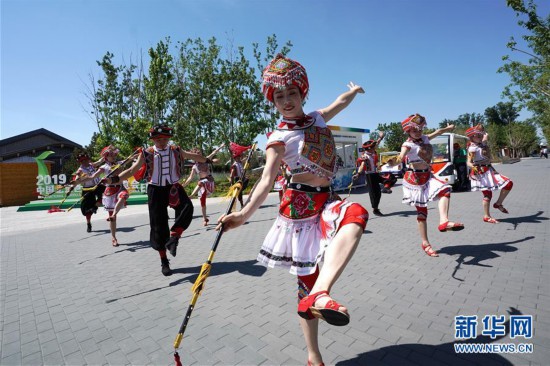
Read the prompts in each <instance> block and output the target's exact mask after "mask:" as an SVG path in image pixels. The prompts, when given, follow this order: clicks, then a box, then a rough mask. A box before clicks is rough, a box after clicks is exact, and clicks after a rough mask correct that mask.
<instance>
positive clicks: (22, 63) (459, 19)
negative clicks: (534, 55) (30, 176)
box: [0, 0, 550, 145]
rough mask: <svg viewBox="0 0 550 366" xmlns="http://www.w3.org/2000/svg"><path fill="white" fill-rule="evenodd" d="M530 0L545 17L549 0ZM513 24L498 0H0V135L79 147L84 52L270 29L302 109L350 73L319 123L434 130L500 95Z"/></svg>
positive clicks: (87, 134)
mask: <svg viewBox="0 0 550 366" xmlns="http://www.w3.org/2000/svg"><path fill="white" fill-rule="evenodd" d="M536 3H537V4H538V8H539V14H548V12H549V11H550V2H547V1H542V0H537V1H536ZM523 32H524V30H523V28H521V27H519V26H518V25H517V18H516V16H515V13H514V12H513V11H512V10H511V9H510V8H508V7H506V1H505V0H444V1H442V0H386V1H375V0H364V1H361V0H351V1H350V0H339V1H335V0H333V1H327V0H316V1H313V0H308V1H305V0H288V1H287V0H279V1H262V0H226V1H214V0H179V1H175V0H172V1H160V0H157V1H152V0H151V1H149V0H147V1H146V0H109V1H108V0H101V1H91V0H48V1H44V0H2V1H1V37H2V38H1V129H0V138H2V139H4V138H7V137H11V136H14V135H17V134H21V133H25V132H28V131H31V130H34V129H37V128H41V127H43V128H47V129H49V130H51V131H52V132H55V133H57V134H60V135H62V136H64V137H66V138H68V139H70V140H72V141H74V142H77V143H80V144H82V145H86V144H88V143H89V142H90V138H91V136H92V134H93V132H96V131H97V126H96V124H95V122H94V121H93V120H92V119H91V118H90V117H89V114H88V113H87V112H86V109H88V99H87V98H86V96H85V92H86V91H87V88H88V87H89V86H90V81H89V75H90V74H93V75H94V76H95V77H96V78H97V77H98V76H99V75H100V70H99V68H98V66H97V65H96V60H100V59H101V58H102V56H103V55H104V54H105V53H106V52H107V51H110V52H112V53H114V54H115V62H117V63H123V60H126V61H128V60H130V58H132V59H133V60H136V57H137V55H139V54H140V53H142V54H143V55H144V58H145V59H147V56H146V52H147V49H148V48H149V47H152V46H155V45H156V43H157V42H158V41H159V40H162V39H164V38H165V37H167V36H169V37H171V39H172V40H173V41H174V42H175V41H178V40H181V41H184V40H186V39H187V38H197V37H201V38H202V39H209V38H211V37H216V38H217V39H218V44H221V45H227V44H228V43H229V41H228V40H232V42H233V44H234V45H236V46H244V47H245V48H246V50H248V51H251V49H252V47H251V44H252V43H253V42H258V43H260V45H265V40H266V38H267V36H268V35H271V34H276V35H277V37H278V41H279V44H281V45H282V44H284V43H285V42H286V41H287V40H290V41H292V43H293V45H294V47H293V48H292V51H291V53H290V57H292V58H294V59H296V60H298V61H300V62H301V63H302V64H303V65H304V66H305V67H306V69H307V71H308V75H309V80H310V86H311V92H310V96H309V99H308V101H307V104H306V108H305V109H306V111H310V110H313V109H318V108H322V107H325V106H327V105H328V104H330V103H331V102H332V101H333V100H334V98H335V97H336V96H337V95H338V94H340V93H341V92H343V91H345V90H346V84H347V82H349V81H354V82H355V83H357V84H359V85H362V86H363V87H364V88H365V90H366V94H364V95H359V96H358V97H357V98H356V100H355V101H354V103H353V104H352V105H351V106H350V107H349V108H348V109H347V110H345V111H344V112H342V113H341V114H340V115H338V116H337V117H336V118H335V119H334V120H333V121H331V123H333V124H338V125H341V126H347V127H358V128H368V129H371V130H374V129H376V126H377V125H378V123H387V122H395V121H401V120H402V119H404V118H405V117H406V116H407V115H409V114H411V113H415V112H418V113H421V114H423V115H425V116H426V117H427V120H428V126H429V127H434V126H436V125H437V124H438V123H439V122H440V121H441V120H443V119H444V118H450V119H452V118H456V117H457V116H458V115H460V114H463V113H467V112H468V113H472V112H476V113H483V112H484V110H485V108H487V107H490V106H493V105H495V104H497V103H498V102H499V101H502V99H501V92H502V89H503V87H504V86H505V85H507V84H508V82H509V79H508V76H507V75H506V74H498V73H497V69H498V68H499V66H501V65H502V61H501V58H502V56H503V55H505V54H509V53H510V52H509V51H508V49H507V48H506V43H507V42H508V41H509V39H510V36H514V37H515V38H516V39H517V40H519V39H520V36H521V35H522V34H523ZM520 45H521V43H520ZM512 56H513V58H514V59H517V60H525V57H526V56H525V55H523V54H520V53H514V54H512ZM527 116H528V114H527V113H522V118H525V117H527Z"/></svg>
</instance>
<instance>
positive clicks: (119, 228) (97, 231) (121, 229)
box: [69, 224, 149, 243]
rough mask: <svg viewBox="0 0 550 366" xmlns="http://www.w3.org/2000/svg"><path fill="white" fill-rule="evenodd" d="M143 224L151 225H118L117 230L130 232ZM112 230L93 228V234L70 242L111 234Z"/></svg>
mask: <svg viewBox="0 0 550 366" xmlns="http://www.w3.org/2000/svg"><path fill="white" fill-rule="evenodd" d="M142 226H149V224H143V225H137V226H125V227H117V229H116V232H117V233H118V232H121V233H130V232H132V231H134V230H136V229H137V228H138V227H142ZM110 232H111V230H109V229H104V230H93V229H92V233H94V234H93V235H90V236H86V237H84V238H80V239H78V240H73V241H70V242H69V243H76V242H78V241H82V240H86V239H89V238H93V237H95V236H101V235H105V234H109V233H110Z"/></svg>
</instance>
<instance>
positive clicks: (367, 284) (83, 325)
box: [0, 159, 550, 366]
mask: <svg viewBox="0 0 550 366" xmlns="http://www.w3.org/2000/svg"><path fill="white" fill-rule="evenodd" d="M541 164H546V161H542V160H539V159H526V160H522V161H521V163H519V164H513V165H503V166H499V168H498V169H499V170H502V172H503V173H504V174H506V175H508V176H510V177H512V178H513V179H514V182H515V185H514V191H513V192H512V194H511V195H510V196H509V197H508V198H507V201H506V202H508V204H507V207H509V209H511V212H510V214H509V215H506V216H505V215H502V214H501V213H499V212H496V213H495V214H496V215H497V218H499V219H501V220H502V222H501V224H499V225H493V226H489V225H487V224H484V223H482V222H481V220H480V218H479V216H480V215H481V207H480V200H481V198H480V194H478V193H477V192H474V193H460V194H456V195H455V194H453V200H452V203H451V215H452V217H457V218H459V220H460V221H463V222H465V224H466V230H464V231H461V232H458V233H445V234H442V233H439V232H438V231H437V228H436V226H437V209H436V205H433V204H432V205H430V210H429V213H430V214H429V219H428V231H429V235H430V238H431V239H432V241H433V242H434V245H435V247H436V248H438V249H440V251H441V254H440V257H439V258H429V257H427V256H426V255H425V254H424V253H423V252H422V251H421V250H420V248H419V245H418V236H417V232H416V223H415V220H414V217H415V212H414V209H410V208H408V207H407V206H404V205H402V204H401V202H400V201H401V197H400V196H401V192H400V187H399V186H397V187H396V189H395V193H394V194H393V195H384V196H383V197H382V202H381V209H382V211H383V212H387V213H388V215H387V216H385V217H372V218H371V220H369V224H368V226H367V230H368V232H369V233H368V234H366V235H364V236H363V238H362V239H361V243H360V245H359V247H358V249H357V251H356V254H355V256H354V257H353V259H352V260H351V262H350V264H349V265H348V268H347V269H346V271H344V273H343V274H342V276H341V278H340V279H339V281H338V282H337V283H336V285H335V286H334V288H333V290H332V292H331V294H333V296H334V297H335V299H336V300H338V301H341V302H342V303H343V304H345V305H346V306H347V307H348V308H349V309H350V313H351V319H352V320H351V323H350V324H349V325H348V326H346V327H342V328H334V327H330V326H328V325H327V324H326V323H324V322H321V323H320V334H321V336H320V340H319V343H320V346H321V349H322V352H323V356H324V360H325V363H327V364H330V365H333V364H342V365H348V366H349V365H365V364H367V365H379V364H385V365H388V364H393V363H396V362H398V363H404V364H420V365H427V364H429V365H433V364H443V363H445V364H460V365H462V364H469V363H473V362H474V361H473V360H476V358H475V357H477V360H479V361H480V362H478V363H479V364H483V365H484V366H486V365H492V364H495V362H497V364H498V363H499V362H500V363H502V362H503V360H504V361H509V362H511V363H512V364H518V365H520V364H521V365H523V364H529V363H532V364H541V363H542V364H543V363H544V360H547V359H550V350H549V348H550V339H549V338H550V336H549V334H548V332H545V331H544V329H546V328H547V327H548V324H550V311H549V310H548V309H547V308H548V303H549V301H550V296H549V295H548V293H549V291H548V290H549V287H548V284H547V282H548V281H547V280H546V279H547V278H549V277H550V271H549V270H548V269H547V268H548V258H549V256H548V254H549V250H550V249H549V248H550V247H549V246H548V244H550V239H548V238H550V225H548V216H549V215H548V214H547V213H546V211H547V209H546V207H550V189H549V188H550V187H549V186H548V179H547V177H545V175H544V172H547V171H548V170H547V169H546V168H547V167H546V165H541ZM535 191H536V192H537V193H538V194H537V195H533V194H532V192H535ZM350 199H351V200H353V201H356V202H359V203H362V204H364V205H365V206H366V207H370V202H369V198H368V194H365V193H364V192H363V193H359V190H354V192H352V194H351V197H350ZM276 202H277V197H276V195H270V196H269V197H268V201H267V202H266V204H265V205H264V207H262V208H261V209H260V210H258V212H256V214H255V216H253V217H252V219H251V221H250V223H249V224H247V225H244V226H243V227H242V228H240V229H239V230H237V231H233V232H231V231H230V232H228V233H226V234H224V237H223V238H222V243H221V245H220V247H219V249H218V252H217V254H216V258H215V263H214V266H213V271H212V274H211V276H210V278H209V279H208V283H207V286H206V288H205V291H204V292H203V294H202V296H201V298H200V300H199V302H198V306H197V308H196V309H195V312H194V314H193V317H192V319H191V322H190V325H189V327H188V329H187V332H186V334H185V337H184V340H183V343H182V351H181V353H182V360H184V361H185V362H184V364H190V365H201V366H202V365H224V360H229V359H232V360H233V361H235V364H240V365H282V364H284V365H303V364H304V361H305V360H304V358H305V357H306V356H305V355H306V352H305V346H304V340H303V336H302V333H301V329H300V327H299V323H298V318H297V316H296V314H295V307H296V295H295V278H294V276H291V275H288V274H287V273H286V271H279V270H271V269H270V270H268V271H265V270H264V269H263V267H259V266H257V265H254V258H255V257H256V253H257V251H258V248H259V245H260V243H261V240H262V239H263V236H264V235H265V233H266V232H267V230H268V229H269V226H270V224H271V222H272V220H273V219H274V217H275V214H276ZM223 206H224V203H220V202H219V201H216V199H213V200H209V206H208V210H209V213H211V215H212V216H214V215H215V214H214V213H215V212H222V211H223ZM472 207H473V208H475V209H479V210H478V211H479V212H478V214H479V215H477V216H476V215H475V214H474V215H472V214H471V213H472ZM9 209H11V208H1V209H0V210H1V211H2V219H3V220H2V222H1V223H0V225H1V226H2V246H1V248H0V250H1V253H0V258H1V261H2V262H1V265H0V272H1V276H0V287H1V288H0V290H1V291H0V303H2V304H3V305H2V306H3V307H2V309H1V310H0V343H1V344H2V349H1V351H0V364H2V365H4V364H17V365H19V364H26V363H25V362H26V361H31V360H32V361H35V363H36V364H48V363H49V364H83V363H86V364H94V365H96V364H100V365H103V364H107V365H108V364H116V365H118V364H155V365H156V364H160V365H173V357H172V354H171V351H172V350H173V349H172V342H173V339H174V337H175V335H176V333H177V329H178V327H179V324H181V321H182V319H183V315H184V313H185V311H186V309H187V306H188V304H189V301H190V298H191V294H190V288H191V285H192V281H193V279H194V276H196V273H197V272H198V270H199V267H200V265H201V264H202V263H203V262H204V260H205V258H206V257H207V255H208V252H209V250H210V245H211V243H212V241H213V238H214V236H215V232H214V231H213V230H206V229H205V228H203V227H202V226H201V223H200V222H199V221H200V220H198V221H193V222H192V223H191V226H190V227H189V229H188V230H187V231H186V234H187V235H189V236H188V237H186V238H185V239H183V240H182V243H185V252H184V251H181V252H180V253H182V254H183V253H184V255H181V254H180V253H178V257H176V258H173V259H171V264H172V267H173V268H174V269H175V270H176V271H175V273H174V275H172V276H171V277H166V278H165V277H163V276H162V275H161V274H160V266H159V263H158V262H159V260H158V255H156V253H155V252H154V251H153V250H151V249H150V248H149V247H148V243H147V238H148V236H149V232H148V230H149V228H148V224H147V221H148V218H147V212H146V207H144V206H141V207H140V206H130V207H128V208H127V209H125V210H124V211H123V212H122V213H121V217H120V221H121V232H120V236H121V237H120V238H119V240H120V241H121V243H122V245H121V246H120V247H119V248H116V249H115V248H112V247H111V246H110V245H109V241H108V234H107V230H108V229H107V225H106V223H105V222H104V221H103V218H102V217H99V215H97V217H96V216H94V230H95V231H94V232H93V233H91V234H88V233H85V231H84V230H83V227H82V226H83V221H82V217H81V215H80V213H79V212H71V213H67V215H66V216H65V218H64V220H63V221H62V222H60V220H56V219H55V218H54V217H53V216H52V217H49V216H44V213H43V212H40V213H38V212H36V213H33V212H23V213H17V212H15V211H14V210H12V211H9ZM6 210H7V211H6ZM5 212H9V214H8V215H4V213H5ZM393 213H395V214H393ZM474 213H475V212H474ZM73 214H74V215H73ZM218 214H219V213H218ZM10 220H12V221H11V222H14V220H16V222H17V225H13V224H12V225H11V226H12V227H6V225H9V222H10ZM25 220H29V221H32V222H33V225H24V223H25ZM18 226H20V227H33V228H34V227H36V228H35V229H33V230H31V231H28V230H27V232H26V233H25V235H24V236H23V235H19V234H18V233H19V232H18V231H17V227H18ZM61 227H62V228H63V230H59V229H60V228H61ZM389 227H399V228H401V229H402V231H403V232H406V230H410V235H396V234H395V231H393V230H388V228H389ZM61 232H63V235H60V233H61ZM407 234H408V233H407ZM67 237H69V238H71V239H70V240H68V239H67ZM531 237H534V238H531ZM37 243H40V245H38V244H37ZM232 243H235V245H230V244H232ZM236 243H238V245H236ZM388 243H391V252H390V254H391V257H388ZM75 248H77V250H75ZM182 248H183V247H182ZM29 249H30V250H29ZM142 249H143V250H142ZM52 253H62V254H63V255H53V254H52ZM8 257H9V258H17V260H9V261H8V260H7V259H6V258H8ZM121 273H123V275H121ZM2 286H3V287H2ZM510 307H514V308H516V309H518V310H519V311H520V312H521V313H522V314H529V315H533V318H534V323H535V329H536V331H535V337H534V338H533V340H532V343H533V344H535V353H534V354H526V355H518V354H515V355H505V354H503V355H500V356H499V357H500V358H499V357H483V356H481V355H474V356H475V357H473V358H468V357H464V356H463V355H456V354H454V352H450V351H449V350H452V348H451V346H452V342H453V341H454V338H453V336H454V328H453V321H454V316H455V315H459V314H462V315H473V314H476V315H478V316H484V315H488V314H507V313H506V311H507V310H509V308H510ZM18 340H19V343H17V341H18ZM504 340H506V338H505V339H504ZM60 341H65V342H64V343H66V342H69V343H67V344H65V345H64V348H65V352H69V351H70V350H73V351H74V352H72V353H70V354H67V356H72V358H71V359H69V357H63V353H62V352H61V350H62V348H61V346H60V345H59V344H58V343H59V342H60ZM75 342H76V344H77V346H78V347H76V346H75V344H74V343H75ZM6 345H11V346H10V347H12V348H9V347H8V348H6ZM15 345H17V346H15ZM56 345H57V346H56ZM14 346H15V347H14ZM71 347H72V348H71ZM22 351H23V352H22ZM6 352H8V353H11V355H7V354H6ZM107 356H108V357H107Z"/></svg>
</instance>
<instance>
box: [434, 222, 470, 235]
mask: <svg viewBox="0 0 550 366" xmlns="http://www.w3.org/2000/svg"><path fill="white" fill-rule="evenodd" d="M437 228H438V229H439V231H441V232H442V233H443V232H445V231H460V230H462V229H464V224H462V223H460V222H450V221H447V222H444V223H442V224H441V225H439V226H438V227H437Z"/></svg>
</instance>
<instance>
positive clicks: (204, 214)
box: [201, 206, 208, 222]
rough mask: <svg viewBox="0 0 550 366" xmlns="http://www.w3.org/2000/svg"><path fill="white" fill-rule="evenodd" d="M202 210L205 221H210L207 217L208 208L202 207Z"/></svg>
mask: <svg viewBox="0 0 550 366" xmlns="http://www.w3.org/2000/svg"><path fill="white" fill-rule="evenodd" d="M201 210H202V218H203V219H204V221H205V222H206V221H208V216H206V206H201Z"/></svg>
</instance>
